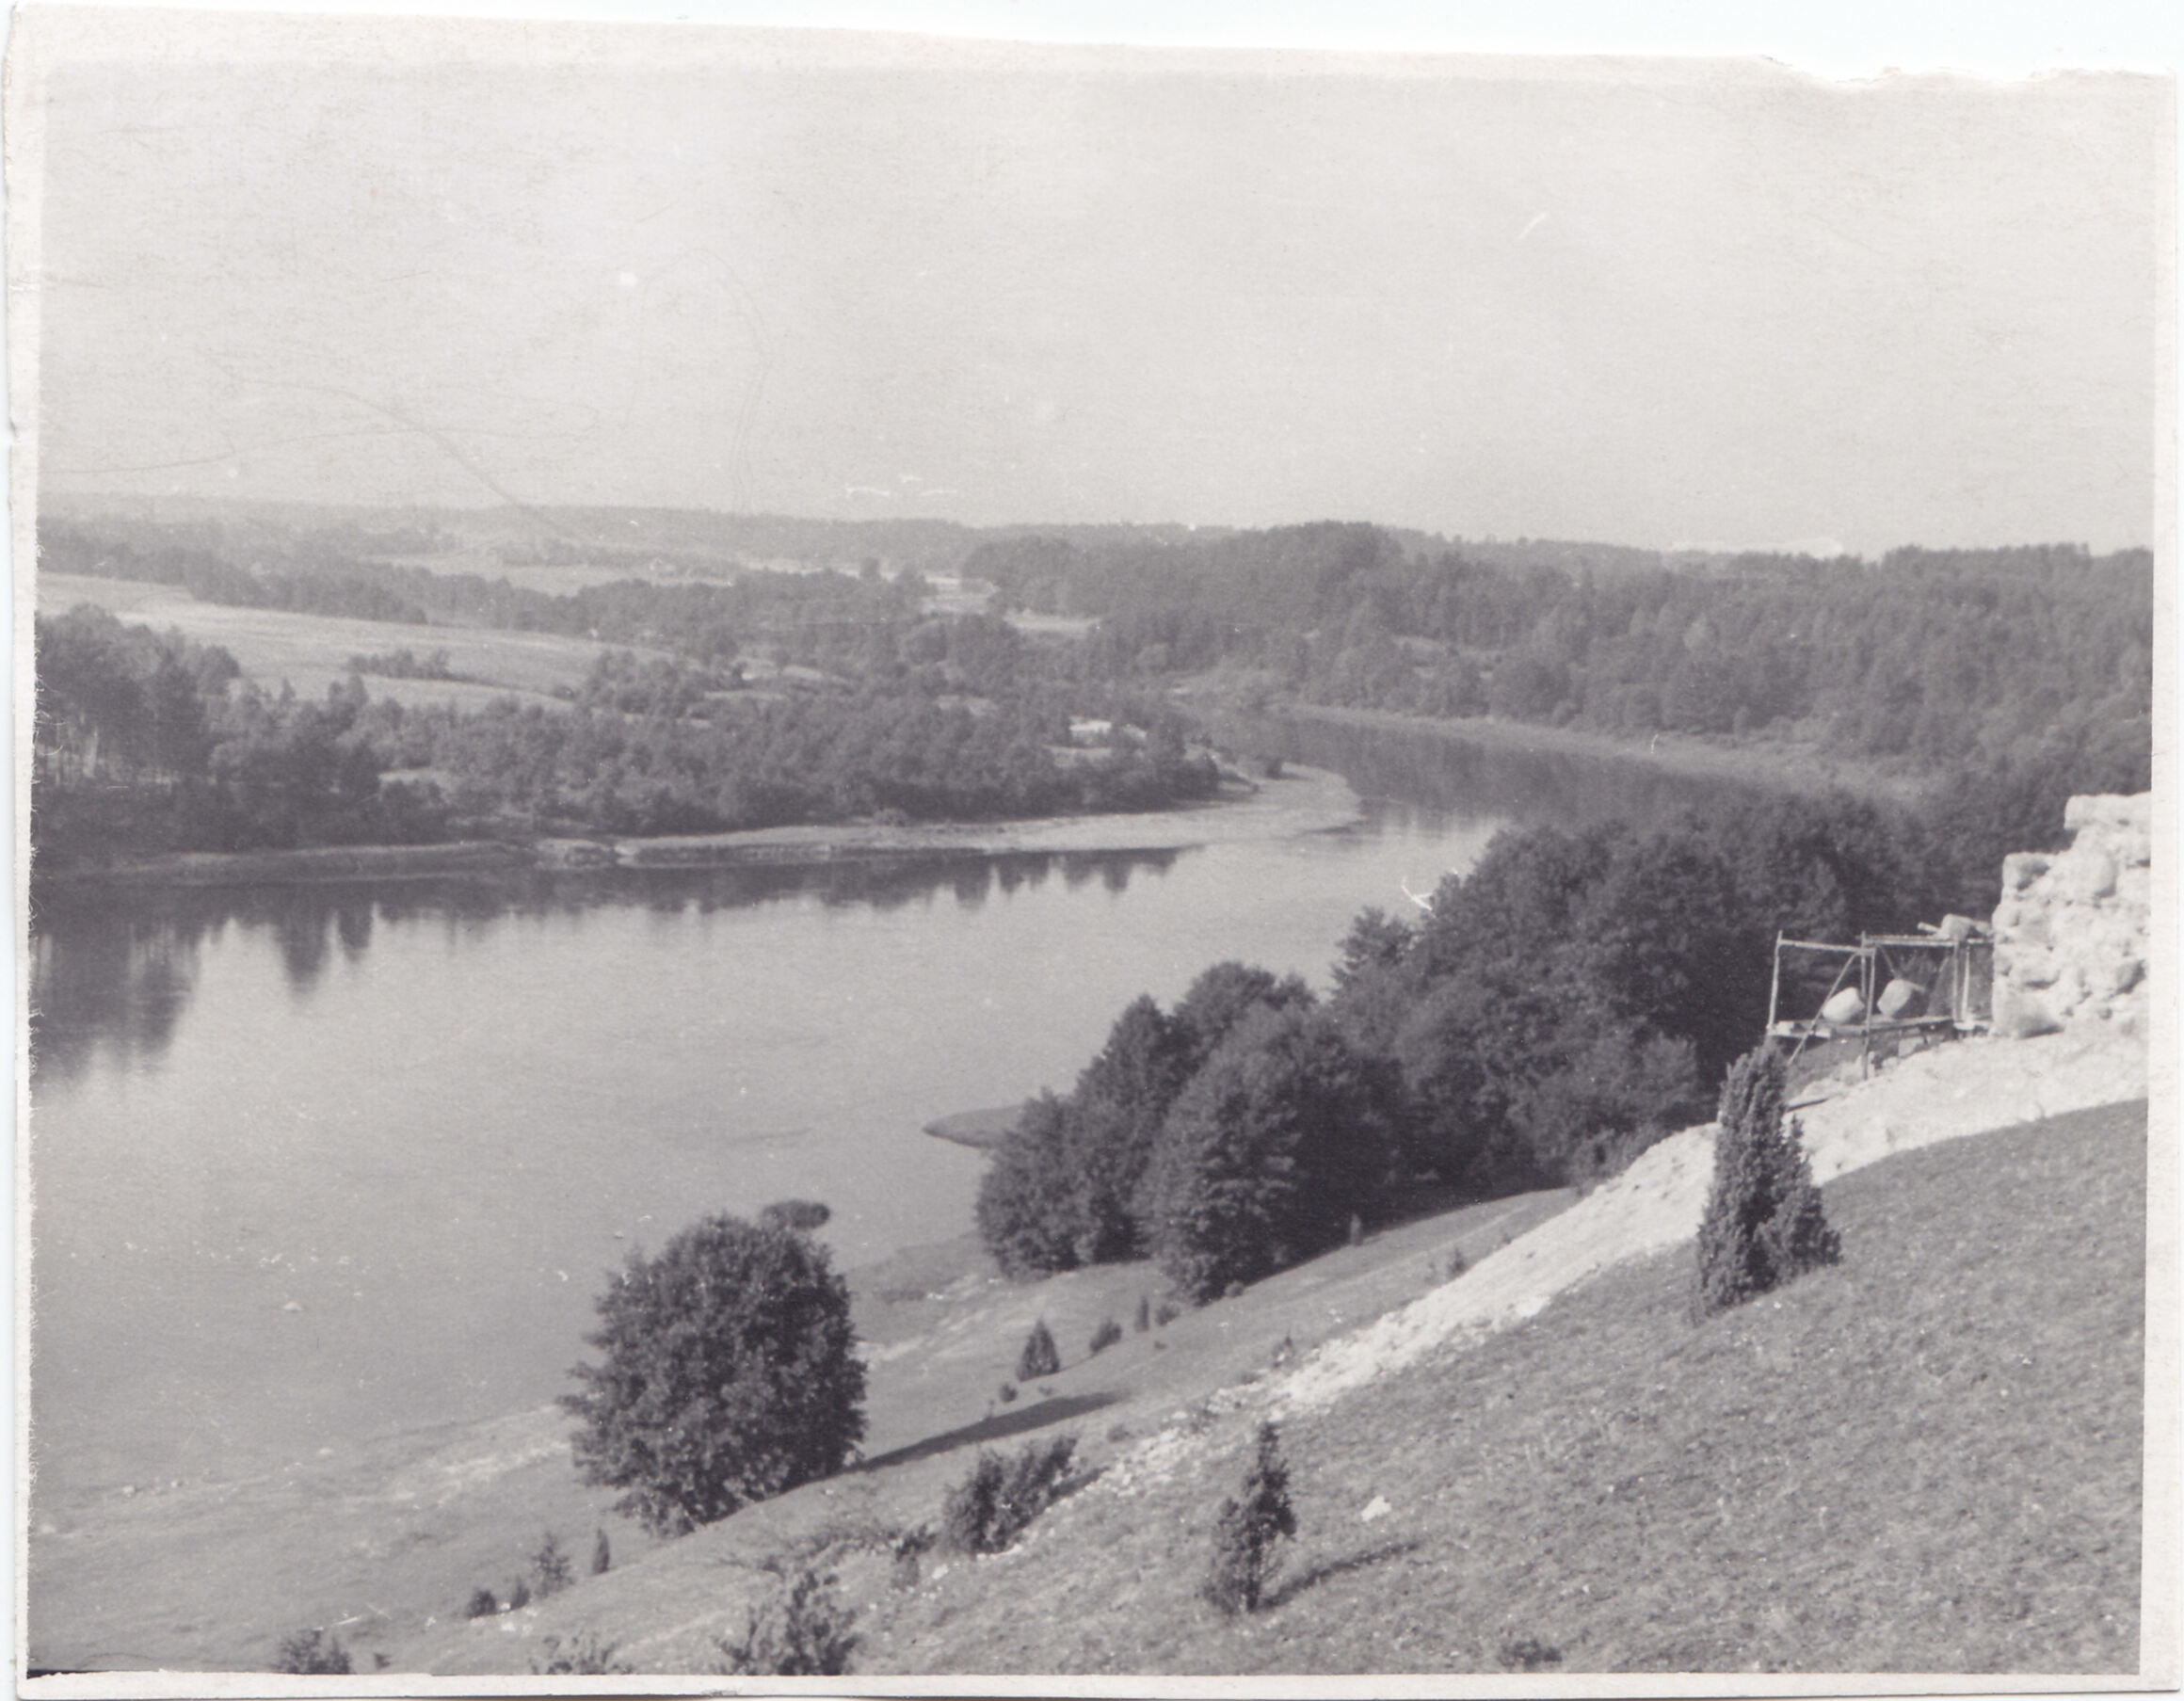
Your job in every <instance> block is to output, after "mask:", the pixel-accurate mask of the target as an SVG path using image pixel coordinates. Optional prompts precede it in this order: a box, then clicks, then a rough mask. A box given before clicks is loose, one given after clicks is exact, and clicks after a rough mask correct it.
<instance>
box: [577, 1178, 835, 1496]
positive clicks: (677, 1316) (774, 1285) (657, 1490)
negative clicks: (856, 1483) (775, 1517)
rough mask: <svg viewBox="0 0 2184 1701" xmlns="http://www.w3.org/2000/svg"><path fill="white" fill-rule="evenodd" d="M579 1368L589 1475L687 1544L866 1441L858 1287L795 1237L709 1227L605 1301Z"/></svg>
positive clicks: (633, 1272)
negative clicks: (692, 1533)
mask: <svg viewBox="0 0 2184 1701" xmlns="http://www.w3.org/2000/svg"><path fill="white" fill-rule="evenodd" d="M599 1313H600V1319H601V1327H600V1329H599V1331H598V1333H596V1334H594V1335H591V1336H589V1337H587V1338H586V1339H587V1340H588V1341H589V1343H590V1344H591V1345H592V1346H594V1347H596V1348H598V1349H599V1350H600V1352H601V1353H602V1354H603V1355H604V1361H603V1362H602V1363H600V1364H596V1365H593V1364H580V1365H578V1366H577V1367H576V1368H575V1371H574V1372H573V1373H574V1374H575V1376H576V1377H577V1379H578V1380H579V1381H580V1382H582V1383H583V1384H584V1391H583V1392H581V1393H575V1394H568V1395H564V1396H563V1397H562V1402H561V1404H563V1405H564V1406H565V1407H566V1408H567V1409H568V1410H570V1412H572V1413H574V1414H575V1415H576V1417H578V1418H579V1419H581V1420H582V1427H581V1428H580V1429H579V1430H578V1431H577V1433H576V1436H575V1454H576V1464H577V1468H579V1469H580V1470H581V1471H583V1473H584V1476H585V1480H586V1482H589V1483H595V1484H606V1485H608V1486H611V1487H615V1488H619V1489H621V1490H623V1491H624V1492H623V1494H622V1497H621V1499H620V1500H618V1501H616V1503H615V1505H616V1510H617V1511H619V1512H623V1513H626V1514H628V1515H630V1516H634V1517H637V1518H640V1519H642V1520H643V1521H644V1523H645V1524H646V1526H647V1527H648V1528H649V1529H650V1530H652V1531H653V1532H655V1533H659V1534H663V1535H674V1534H680V1533H683V1532H685V1531H688V1530H690V1529H692V1528H694V1527H695V1526H697V1525H699V1524H707V1523H711V1522H713V1521H714V1520H715V1519H716V1518H722V1517H726V1516H728V1515H729V1514H730V1513H731V1512H733V1511H735V1510H736V1509H737V1508H738V1507H740V1506H742V1505H744V1504H745V1503H746V1502H747V1501H751V1500H764V1499H766V1498H768V1497H769V1496H772V1495H777V1494H780V1493H782V1492H784V1491H785V1490H787V1489H791V1488H794V1487H795V1486H796V1485H797V1484H800V1483H807V1482H810V1481H811V1480H812V1479H813V1478H815V1477H823V1476H826V1475H827V1474H829V1473H830V1472H832V1471H835V1470H838V1469H840V1468H842V1466H843V1463H844V1462H845V1461H846V1460H847V1459H848V1458H849V1456H850V1454H851V1453H852V1452H853V1451H854V1450H855V1448H856V1445H857V1443H858V1441H859V1439H860V1438H861V1437H862V1436H863V1434H864V1366H863V1364H862V1363H861V1362H860V1361H859V1359H858V1358H857V1357H856V1356H855V1354H854V1352H853V1351H852V1347H853V1344H854V1340H853V1336H852V1333H851V1329H850V1322H849V1289H848V1285H847V1284H846V1283H845V1282H844V1281H843V1279H842V1277H841V1276H838V1275H836V1274H835V1272H834V1270H833V1268H832V1267H831V1264H830V1263H829V1260H828V1259H827V1249H826V1248H825V1247H824V1246H823V1245H821V1244H819V1243H818V1242H816V1241H814V1240H812V1239H811V1237H810V1236H809V1235H806V1234H800V1233H797V1232H795V1230H793V1229H791V1228H785V1227H769V1228H761V1227H758V1226H756V1225H753V1224H750V1223H747V1222H745V1221H743V1220H742V1219H741V1218H738V1217H732V1216H727V1215H720V1216H714V1217H708V1218H706V1219H704V1220H703V1221H702V1222H699V1223H697V1224H695V1225H693V1226H692V1227H690V1228H686V1229H684V1230H683V1231H682V1233H681V1234H678V1235H677V1236H676V1237H675V1238H674V1239H673V1240H671V1241H669V1242H668V1243H667V1244H666V1248H665V1249H664V1250H663V1251H662V1252H661V1253H660V1254H659V1256H658V1257H657V1258H651V1259H648V1258H645V1257H644V1256H642V1255H641V1254H633V1255H632V1256H631V1258H630V1261H629V1264H628V1266H627V1267H626V1268H625V1269H624V1270H623V1271H622V1272H621V1273H620V1274H619V1275H618V1276H616V1277H615V1279H614V1283H613V1285H612V1286H611V1287H609V1288H608V1289H607V1291H606V1292H604V1293H602V1294H601V1295H600V1298H599Z"/></svg>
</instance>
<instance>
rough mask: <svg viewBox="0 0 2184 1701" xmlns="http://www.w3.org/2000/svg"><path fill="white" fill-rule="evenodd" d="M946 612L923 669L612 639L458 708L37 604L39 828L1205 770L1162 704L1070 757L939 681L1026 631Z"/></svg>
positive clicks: (690, 813) (1009, 803)
mask: <svg viewBox="0 0 2184 1701" xmlns="http://www.w3.org/2000/svg"><path fill="white" fill-rule="evenodd" d="M935 624H937V623H935V622H922V623H921V625H920V626H919V627H917V628H913V629H911V630H910V633H909V636H910V637H911V639H912V640H913V641H914V643H916V644H918V645H922V646H923V649H922V650H918V651H917V653H920V654H927V655H929V656H930V658H931V659H930V660H928V661H925V662H922V663H920V664H918V666H920V667H923V668H927V669H930V670H931V672H930V678H929V679H928V678H924V677H923V676H921V675H920V674H918V672H917V671H916V669H915V668H913V669H910V670H908V671H907V674H905V675H904V676H902V677H901V678H898V679H896V680H895V681H893V682H892V683H893V684H894V687H895V688H894V689H892V690H889V689H885V688H882V687H879V686H871V685H868V686H865V687H862V688H859V689H855V690H852V689H847V688H844V689H840V690H833V691H816V690H799V691H787V692H783V693H779V694H773V695H762V694H759V693H753V692H748V691H738V690H736V689H734V688H733V687H734V685H735V684H736V676H735V675H734V674H733V672H732V670H722V669H718V668H713V667H706V666H698V665H692V664H683V663H679V662H675V661H671V660H670V661H661V660H657V659H654V660H649V661H648V660H642V659H639V658H636V657H634V656H632V655H629V654H626V653H620V652H614V651H609V652H606V653H605V654H603V655H602V657H601V658H600V661H599V664H598V666H596V667H595V668H594V670H593V673H592V675H591V677H590V678H589V679H588V680H587V681H586V684H585V686H584V688H583V690H582V691H581V692H580V693H579V695H578V699H577V701H576V702H575V703H574V704H573V705H572V706H570V708H568V709H564V710H549V709H546V708H544V707H542V706H539V705H536V704H534V705H530V706H522V705H519V704H518V703H517V702H516V701H515V699H513V698H504V699H501V700H500V701H497V702H494V703H490V704H488V705H487V706H486V707H484V708H483V709H479V710H463V709H459V708H457V707H455V706H453V705H442V706H440V707H437V708H411V709H405V708H404V707H403V705H401V704H400V703H398V702H395V701H393V700H392V699H385V698H382V699H377V700H374V699H372V698H370V697H369V696H368V694H367V692H366V690H365V688H364V686H363V684H362V682H361V680H360V679H358V678H356V677H354V676H352V677H351V679H350V680H349V681H348V682H345V683H336V684H335V685H334V686H332V687H331V688H330V689H329V693H328V696H327V697H326V698H324V699H323V700H318V701H310V700H305V699H301V698H297V697H296V696H295V695H294V694H293V693H292V692H288V691H286V690H283V691H282V692H281V693H279V694H269V693H267V692H265V691H264V690H262V689H260V688H259V687H258V686H256V685H255V684H252V683H249V682H242V681H240V680H239V679H238V677H237V674H238V670H237V668H236V666H235V664H234V661H233V658H232V657H231V656H229V655H228V654H227V652H226V651H224V650H218V649H214V648H208V647H206V646H202V645H196V644H191V643H189V642H187V641H185V640H184V639H182V638H181V637H179V636H178V635H175V634H165V635H162V634H154V633H153V632H151V631H149V630H147V629H145V628H143V627H138V626H127V625H124V624H122V623H121V622H120V621H119V620H117V619H115V618H113V617H112V616H111V615H107V614H104V613H102V612H100V611H97V610H94V609H88V608H82V609H77V610H75V611H73V612H72V613H70V614H67V615H64V616H61V617H58V618H53V619H46V618H40V620H39V621H38V623H37V644H38V690H39V698H38V702H39V715H38V723H37V737H36V749H37V753H38V763H37V768H36V775H35V782H34V790H33V799H32V803H33V809H32V825H33V829H34V833H35V837H36V842H37V845H38V848H39V850H40V854H41V856H45V857H49V858H52V859H57V860H62V861H65V860H67V859H70V858H80V857H85V856H97V855H100V854H104V853H111V852H129V851H136V852H143V851H162V850H251V849H262V848H287V847H291V846H296V845H308V844H340V843H358V842H412V841H419V840H427V839H433V838H441V837H445V836H447V835H448V834H449V833H451V832H454V831H458V830H463V829H468V830H499V829H502V828H505V827H508V826H517V827H521V828H524V829H532V830H560V831H574V832H584V831H606V832H623V833H648V832H679V831H680V832H694V831H712V830H721V829H730V828H739V827H751V826H780V825H793V824H804V823H830V822H843V821H848V820H852V819H856V818H859V817H875V816H876V817H881V818H886V819H901V820H980V819H993V818H1004V817H1020V816H1028V815H1040V814H1051V813H1057V812H1066V811H1073V810H1130V809H1148V808H1158V807H1161V806H1164V805H1166V804H1171V803H1174V802H1178V801H1181V800H1184V799H1189V798H1196V797H1204V796H1207V795H1210V794H1212V792H1213V790H1214V789H1215V787H1216V786H1217V784H1218V775H1217V773H1216V772H1215V769H1214V767H1213V764H1212V761H1211V759H1210V758H1208V757H1207V756H1205V755H1204V754H1203V753H1202V752H1194V751H1190V750H1188V749H1186V747H1185V746H1184V743H1183V738H1182V733H1181V730H1180V723H1179V722H1177V721H1176V720H1175V719H1174V717H1173V716H1172V715H1169V716H1162V715H1148V720H1150V722H1151V727H1150V730H1149V732H1148V737H1147V739H1146V741H1145V743H1144V744H1143V745H1137V744H1126V745H1124V746H1120V747H1117V748H1115V749H1112V750H1108V751H1104V752H1098V753H1086V754H1087V758H1088V759H1087V760H1082V761H1065V760H1062V759H1061V758H1060V757H1058V755H1057V752H1056V749H1055V748H1054V746H1058V745H1061V744H1063V743H1064V742H1066V740H1067V734H1068V723H1067V719H1066V717H1064V716H1062V715H1060V714H1057V713H1055V712H1053V711H1051V710H1049V709H1047V708H1045V707H1044V706H1043V703H1042V700H1041V699H1040V698H1039V697H1038V695H1037V694H1036V693H1032V694H1028V695H1017V696H1010V697H1005V698H998V699H996V698H974V697H970V696H967V695H965V694H964V693H961V692H951V691H947V690H945V689H929V688H928V687H946V686H948V685H951V684H962V683H966V682H970V681H971V680H972V679H973V678H985V677H999V676H1000V674H1001V673H1003V672H1004V671H1005V666H1004V660H1005V653H1007V652H1010V646H1011V644H1012V643H1020V642H1021V639H1020V637H1018V635H1017V634H1013V633H1012V632H1010V630H1009V629H1008V628H1006V627H1004V626H1002V625H1000V624H999V623H998V622H993V621H987V620H983V619H972V620H970V621H966V622H955V623H952V624H957V625H962V626H965V627H966V628H967V629H968V630H967V631H965V632H963V633H959V634H958V633H945V632H944V633H940V634H938V635H937V636H934V637H929V638H928V637H925V636H922V635H921V634H923V633H925V632H926V630H927V629H928V628H930V627H931V626H933V625H935ZM938 624H951V623H946V622H943V623H938ZM994 634H1005V639H1004V640H1002V641H999V644H998V649H997V640H996V638H995V635H994ZM997 656H1003V657H1004V659H1003V660H997V659H996V658H997Z"/></svg>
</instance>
